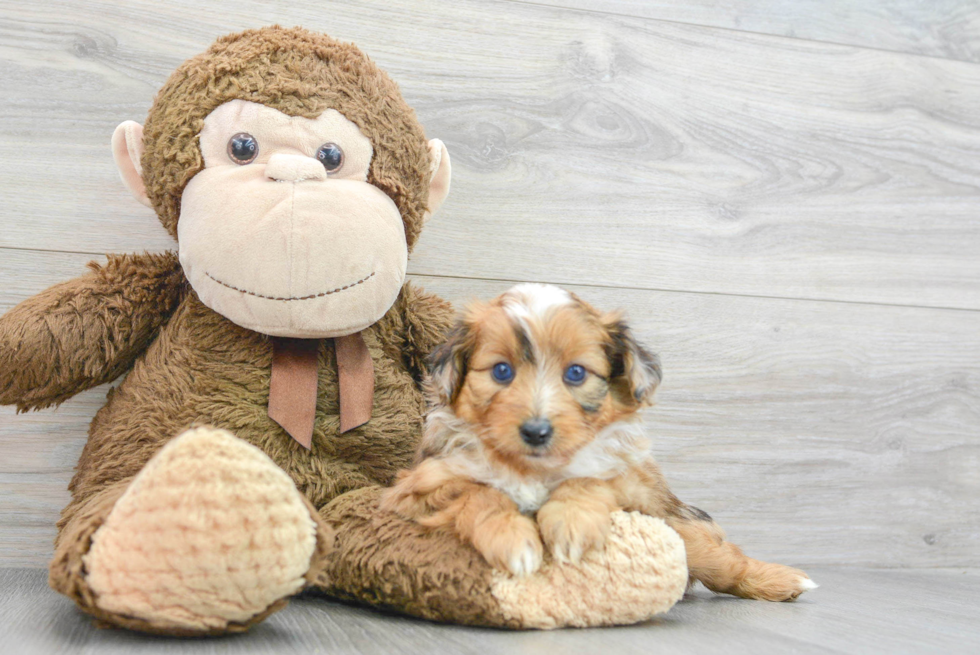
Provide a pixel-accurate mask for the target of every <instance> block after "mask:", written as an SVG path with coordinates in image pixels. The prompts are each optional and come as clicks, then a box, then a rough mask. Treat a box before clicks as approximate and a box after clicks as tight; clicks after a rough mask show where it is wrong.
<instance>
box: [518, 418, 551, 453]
mask: <svg viewBox="0 0 980 655" xmlns="http://www.w3.org/2000/svg"><path fill="white" fill-rule="evenodd" d="M554 431H555V430H554V428H553V427H551V421H549V420H548V419H546V418H532V419H528V420H526V421H524V423H522V424H521V439H523V440H524V443H526V444H527V445H529V446H543V445H544V444H546V443H548V440H549V439H551V435H552V434H553V433H554Z"/></svg>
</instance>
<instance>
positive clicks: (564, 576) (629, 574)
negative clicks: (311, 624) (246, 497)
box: [320, 487, 688, 629]
mask: <svg viewBox="0 0 980 655" xmlns="http://www.w3.org/2000/svg"><path fill="white" fill-rule="evenodd" d="M382 491H383V490H382V489H380V488H377V487H368V488H364V489H359V490H357V491H352V492H350V493H347V494H344V495H343V496H341V497H339V498H337V499H336V500H335V501H333V502H332V503H330V504H329V505H327V506H326V507H325V508H324V509H323V511H322V512H321V515H322V517H323V519H324V520H325V521H326V522H327V524H328V525H329V526H331V527H333V528H335V529H336V530H337V542H336V546H335V549H334V550H333V551H332V552H331V554H330V555H329V556H328V558H327V564H326V570H325V572H324V574H323V575H322V576H321V578H320V580H321V585H320V589H321V590H322V591H324V592H326V593H328V594H330V595H332V596H337V597H340V598H346V599H350V600H356V601H359V602H363V603H370V604H372V605H378V604H380V605H382V606H386V607H389V608H392V609H396V610H398V611H401V612H406V613H408V614H413V615H416V616H420V617H423V618H427V619H432V620H437V621H455V622H459V623H468V624H471V625H485V626H493V627H505V628H538V629H551V628H560V627H567V626H574V627H597V626H604V625H623V624H630V623H636V622H639V621H645V620H648V619H650V618H652V617H653V616H656V615H657V614H661V613H663V612H666V611H667V610H668V609H670V608H671V607H672V606H673V605H674V603H676V602H677V601H678V600H680V598H681V596H683V595H684V590H685V589H686V588H687V580H688V578H687V567H686V566H685V564H684V543H683V542H682V541H681V539H680V538H679V537H678V536H677V534H676V533H675V532H674V531H673V530H671V529H670V528H669V527H667V526H666V525H664V523H663V522H662V521H660V520H657V519H652V518H650V517H647V516H642V515H640V514H637V513H625V512H618V513H617V514H615V515H614V516H613V523H612V528H611V530H610V536H609V539H608V540H607V543H606V547H605V548H604V549H603V550H601V551H593V552H592V553H590V554H589V555H588V556H587V557H585V558H584V559H583V560H582V562H580V563H579V564H577V565H573V564H567V563H564V564H563V563H560V562H556V561H553V560H550V559H548V560H546V561H545V563H544V565H543V566H542V568H541V570H540V572H539V573H538V574H537V575H534V576H528V577H514V576H511V575H509V574H506V573H501V572H500V571H497V570H494V569H491V568H490V567H488V566H487V565H486V562H485V561H484V560H483V558H482V557H481V555H480V554H479V553H477V552H476V551H475V550H473V549H471V548H461V547H460V544H459V541H458V540H457V538H456V537H455V536H454V535H453V534H452V533H451V532H449V531H445V530H428V529H426V528H424V527H422V526H420V525H419V524H417V523H415V522H414V521H409V520H406V519H404V518H401V517H399V516H398V515H397V514H395V513H393V512H378V511H377V505H378V501H379V497H380V496H381V493H382ZM379 580H380V581H383V582H382V583H380V584H379Z"/></svg>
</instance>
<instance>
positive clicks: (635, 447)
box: [383, 284, 815, 600]
mask: <svg viewBox="0 0 980 655" xmlns="http://www.w3.org/2000/svg"><path fill="white" fill-rule="evenodd" d="M431 363H432V367H431V368H432V372H431V376H430V378H429V381H428V387H427V392H428V397H429V401H430V404H431V410H430V412H429V414H428V416H427V420H426V429H425V435H424V437H423V441H422V445H421V448H420V451H419V455H418V460H417V462H416V466H415V468H414V469H412V470H411V471H403V472H401V473H400V474H399V477H398V481H397V483H396V484H395V486H394V487H393V488H391V489H390V490H388V492H387V493H386V495H385V497H384V500H383V505H384V506H385V507H387V508H388V509H391V510H393V511H396V512H398V513H399V514H401V515H403V516H405V517H408V518H412V519H415V520H417V521H418V522H419V523H421V524H422V525H425V526H430V527H448V528H450V529H453V530H455V531H456V532H457V534H458V535H459V536H460V537H461V538H462V539H463V540H465V541H468V542H469V543H471V544H472V545H473V546H474V547H475V548H476V549H477V550H478V551H479V552H480V553H482V554H483V556H484V557H485V558H486V559H487V561H488V562H489V563H490V564H491V565H493V566H495V567H497V568H500V569H503V570H506V571H510V572H512V573H514V574H516V575H526V574H529V573H532V572H533V571H535V570H537V568H538V567H539V566H540V565H541V561H542V557H543V554H544V551H545V549H547V550H548V552H550V553H551V555H552V557H554V558H555V559H556V560H559V561H566V560H570V561H573V562H575V561H578V560H579V559H580V558H581V557H582V556H583V555H584V554H585V553H587V552H588V551H589V550H591V549H594V548H601V547H602V546H603V543H604V541H605V539H606V535H607V534H608V532H609V528H610V525H611V518H610V514H611V512H613V511H615V510H618V509H625V510H637V511H640V512H643V513H645V514H649V515H650V516H656V517H661V518H663V519H664V520H666V521H667V523H668V524H669V525H670V526H671V527H672V528H674V530H676V531H677V532H678V533H679V534H680V536H681V537H682V538H683V539H684V543H685V546H686V548H687V558H688V568H689V569H690V573H691V577H692V579H697V580H700V581H702V582H703V583H704V584H705V585H706V586H707V587H708V588H709V589H712V590H714V591H719V592H726V593H730V594H735V595H737V596H743V597H747V598H763V599H767V600H789V599H793V598H796V597H797V596H798V595H799V594H801V593H802V592H804V591H806V590H807V589H811V588H813V587H814V586H815V585H814V584H813V583H812V582H811V581H810V579H809V577H808V576H807V575H806V574H805V573H804V572H803V571H800V570H798V569H793V568H790V567H787V566H782V565H779V564H769V563H766V562H761V561H758V560H754V559H751V558H749V557H746V556H745V555H743V554H742V552H741V550H739V548H738V547H737V546H735V545H733V544H731V543H729V542H727V541H725V536H724V533H723V532H722V530H721V528H720V527H718V525H717V524H716V523H715V522H714V521H713V520H712V519H711V517H710V516H708V515H707V514H706V513H705V512H703V511H701V510H699V509H697V508H696V507H691V506H688V505H685V504H684V503H682V502H681V501H680V500H678V499H677V497H676V496H674V495H673V494H672V493H671V492H670V490H669V489H668V488H667V484H666V482H665V481H664V479H663V476H662V475H661V473H660V470H659V468H658V467H657V464H656V462H654V459H653V456H652V455H651V452H650V442H649V439H648V438H647V436H646V434H645V432H644V429H643V425H642V422H641V417H640V413H639V412H640V410H641V409H642V408H643V407H645V406H648V405H650V404H652V397H653V394H654V391H655V390H656V388H657V385H658V384H659V382H660V378H661V371H660V363H659V360H658V358H657V357H656V356H655V355H652V354H650V353H648V352H647V351H646V350H644V349H643V348H642V347H641V346H640V345H639V344H638V343H637V342H636V341H635V340H634V339H633V336H632V334H631V333H630V330H629V328H628V327H627V325H626V324H625V323H624V322H623V320H622V319H621V317H620V316H619V315H617V314H601V313H600V312H598V311H596V310H595V309H594V308H593V307H591V306H590V305H588V304H587V303H585V302H583V301H582V300H580V299H578V298H577V297H576V296H574V295H572V294H570V293H568V292H566V291H564V290H562V289H559V288H557V287H553V286H547V285H536V284H522V285H518V286H516V287H514V288H513V289H511V290H510V291H508V292H506V293H505V294H503V295H502V296H500V297H499V298H496V299H495V300H493V301H491V302H489V303H480V304H475V305H472V306H470V307H469V308H468V309H467V310H466V312H465V314H464V316H463V318H462V319H461V320H460V322H459V323H458V324H457V326H456V328H455V329H454V331H453V333H452V334H451V336H450V338H449V340H448V341H447V342H446V343H445V344H444V345H442V346H441V347H440V348H439V349H437V350H436V351H435V352H434V353H433V356H432V362H431ZM575 367H578V368H575ZM583 373H584V375H583ZM508 376H509V377H508ZM580 378H581V379H580Z"/></svg>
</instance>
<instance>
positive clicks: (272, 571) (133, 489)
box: [50, 428, 333, 635]
mask: <svg viewBox="0 0 980 655" xmlns="http://www.w3.org/2000/svg"><path fill="white" fill-rule="evenodd" d="M332 535H333V533H332V531H331V530H330V529H329V528H327V527H326V526H325V525H324V524H323V522H322V520H321V519H320V518H319V515H318V514H317V513H316V510H315V509H313V508H312V506H311V505H310V504H309V503H308V502H307V501H306V499H305V498H304V497H303V495H302V494H300V492H299V491H298V490H297V489H296V487H295V485H294V484H293V482H292V480H291V479H290V478H289V477H288V476H287V475H286V473H285V472H284V471H282V470H281V469H280V468H279V467H278V466H276V465H275V464H274V463H273V462H272V460H270V459H269V458H268V457H267V456H266V455H265V454H264V453H262V452H261V451H260V450H259V449H257V448H255V447H254V446H251V445H249V444H247V443H245V442H244V441H241V440H239V439H237V438H235V437H234V436H232V435H231V434H229V433H227V432H224V431H221V430H216V429H213V428H196V429H193V430H190V431H188V432H185V433H184V434H182V435H180V436H179V437H177V438H175V439H174V440H173V441H171V442H170V443H168V444H167V445H166V446H165V447H164V448H163V449H161V450H160V452H158V453H157V454H156V455H155V456H154V457H153V458H152V459H151V460H150V461H149V462H148V463H147V465H146V466H145V467H144V468H143V470H142V471H141V472H140V473H139V474H138V475H137V476H136V477H135V478H133V479H132V481H129V482H122V483H118V484H116V485H114V486H112V487H108V488H106V489H105V490H103V491H101V492H100V493H98V494H97V495H95V496H94V497H92V498H91V499H89V500H88V502H86V503H85V504H84V505H83V506H81V507H80V508H79V510H78V511H77V512H76V513H75V514H74V516H73V517H72V518H71V519H70V521H69V522H68V524H66V525H65V527H64V528H63V530H62V533H61V535H60V537H59V540H58V544H57V546H56V551H55V557H54V560H53V561H52V563H51V568H50V583H51V586H52V587H54V588H55V589H56V590H58V591H60V592H62V593H64V594H66V595H68V596H69V597H71V598H72V599H74V600H75V601H76V603H78V605H79V606H80V607H81V608H82V609H83V610H85V611H86V612H88V613H90V614H93V615H95V616H96V617H98V618H99V619H101V620H102V622H104V623H107V624H111V625H116V626H122V627H126V628H132V629H136V630H141V631H145V632H155V633H162V634H176V635H199V634H221V633H226V632H238V631H242V630H245V629H247V628H248V627H249V626H251V625H253V624H255V623H258V622H259V621H261V620H262V619H263V618H265V617H266V616H268V615H269V614H271V613H272V612H274V611H276V610H278V609H281V608H282V607H284V606H285V604H286V600H285V599H286V598H287V597H288V596H291V595H293V594H295V593H297V592H299V591H300V590H302V589H303V588H304V587H305V586H306V585H307V584H308V582H309V581H312V580H313V579H314V578H315V577H316V576H317V575H318V574H319V573H320V572H321V570H322V567H323V564H324V562H325V557H326V554H327V552H328V550H329V548H330V545H331V544H332V540H333V536H332Z"/></svg>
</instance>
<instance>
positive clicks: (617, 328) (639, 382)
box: [602, 314, 663, 405]
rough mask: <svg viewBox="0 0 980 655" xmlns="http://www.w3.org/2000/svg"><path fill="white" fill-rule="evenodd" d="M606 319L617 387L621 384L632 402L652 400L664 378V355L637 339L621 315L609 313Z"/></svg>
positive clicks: (615, 386) (621, 388) (613, 378)
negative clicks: (662, 366) (660, 356)
mask: <svg viewBox="0 0 980 655" xmlns="http://www.w3.org/2000/svg"><path fill="white" fill-rule="evenodd" d="M602 322H603V324H604V325H605V326H606V330H608V332H609V337H610V343H609V347H608V356H609V363H610V364H611V367H612V372H611V373H610V376H609V377H610V382H611V384H612V386H613V389H614V391H615V390H616V389H617V388H620V389H619V391H620V396H621V397H622V398H624V399H625V400H626V401H627V402H628V404H634V403H635V404H639V405H649V404H651V403H652V402H653V394H654V392H655V391H656V390H657V387H658V386H659V385H660V380H661V379H663V373H662V371H661V368H660V358H659V357H658V356H657V355H656V353H651V352H650V351H648V350H647V349H646V348H644V347H643V346H641V345H640V344H639V343H637V341H636V339H635V338H634V337H633V332H632V330H630V328H629V326H628V325H627V324H626V321H624V320H623V318H622V316H621V315H619V314H607V315H605V316H603V318H602Z"/></svg>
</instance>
